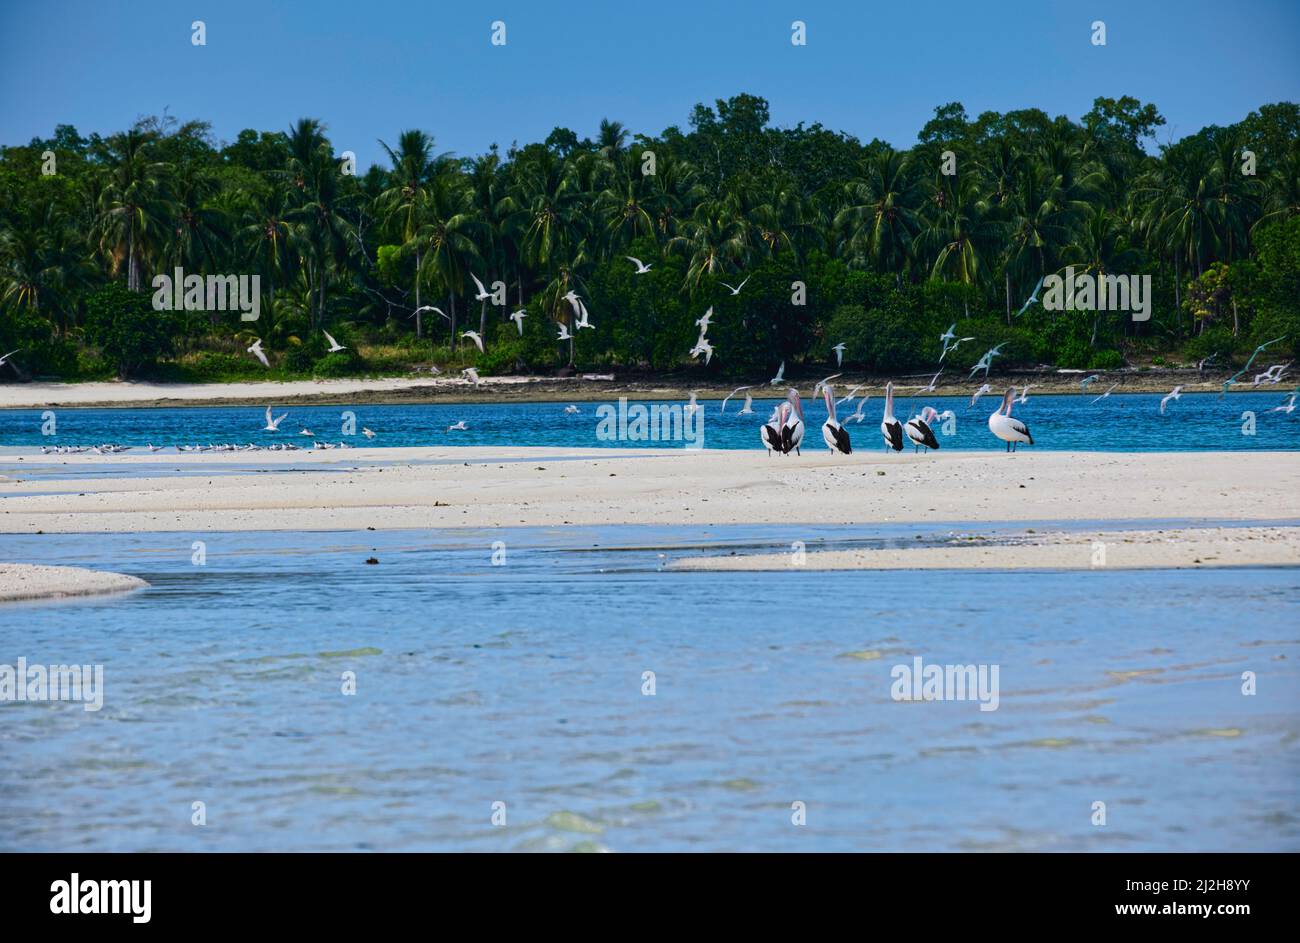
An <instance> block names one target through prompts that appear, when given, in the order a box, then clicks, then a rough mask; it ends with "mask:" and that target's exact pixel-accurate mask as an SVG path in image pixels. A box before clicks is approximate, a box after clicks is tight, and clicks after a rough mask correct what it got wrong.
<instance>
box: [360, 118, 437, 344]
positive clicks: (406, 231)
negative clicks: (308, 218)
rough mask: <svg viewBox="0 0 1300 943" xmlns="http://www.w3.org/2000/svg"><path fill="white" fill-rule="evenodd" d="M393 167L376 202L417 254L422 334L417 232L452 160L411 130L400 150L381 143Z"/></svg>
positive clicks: (418, 326)
mask: <svg viewBox="0 0 1300 943" xmlns="http://www.w3.org/2000/svg"><path fill="white" fill-rule="evenodd" d="M379 144H380V146H381V147H382V148H383V149H384V152H385V153H387V154H388V159H389V160H390V161H391V162H392V165H393V169H392V170H391V171H390V172H389V175H388V177H389V182H390V185H389V187H388V188H387V189H386V190H384V191H383V192H382V193H381V194H380V195H379V199H378V200H377V201H376V204H377V206H378V208H379V209H380V210H381V212H386V213H387V218H388V221H389V222H392V221H396V222H397V223H398V225H399V226H400V236H399V238H400V239H401V240H402V245H403V247H404V248H406V247H409V249H410V251H413V252H414V253H415V286H414V287H415V336H416V337H422V336H423V329H422V312H421V311H420V307H421V306H420V278H421V272H422V271H423V266H422V265H421V245H420V242H419V240H417V239H416V234H417V233H418V232H419V231H420V227H421V226H422V225H423V224H424V222H425V218H426V214H427V212H428V208H429V201H430V200H431V198H432V187H433V184H434V180H435V178H436V177H437V175H438V174H439V173H440V172H442V171H443V170H445V169H446V167H447V165H448V164H449V163H450V161H451V156H450V155H449V154H442V155H439V156H437V157H435V156H434V155H433V138H432V137H431V136H430V135H428V134H426V133H425V132H423V131H420V130H416V129H411V130H407V131H403V132H401V133H400V134H399V135H398V137H397V149H396V150H394V149H393V148H391V147H389V146H388V145H387V144H385V143H384V142H383V141H380V142H379Z"/></svg>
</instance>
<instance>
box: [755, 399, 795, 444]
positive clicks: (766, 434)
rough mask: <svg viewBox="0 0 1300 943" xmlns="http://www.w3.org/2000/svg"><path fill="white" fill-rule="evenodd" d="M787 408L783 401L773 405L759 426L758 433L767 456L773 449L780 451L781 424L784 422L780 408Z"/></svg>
mask: <svg viewBox="0 0 1300 943" xmlns="http://www.w3.org/2000/svg"><path fill="white" fill-rule="evenodd" d="M789 408H790V407H789V406H788V405H787V404H785V403H781V404H780V405H779V406H773V407H772V415H771V417H770V418H769V419H768V420H767V422H765V423H763V425H762V426H760V427H759V430H758V435H759V438H760V439H761V440H762V442H763V446H764V447H765V448H766V449H767V454H768V456H771V454H772V450H773V449H775V450H776V451H778V452H780V451H781V426H782V425H783V424H784V423H785V419H784V417H783V416H782V410H785V409H789Z"/></svg>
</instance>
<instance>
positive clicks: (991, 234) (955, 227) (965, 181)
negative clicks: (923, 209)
mask: <svg viewBox="0 0 1300 943" xmlns="http://www.w3.org/2000/svg"><path fill="white" fill-rule="evenodd" d="M998 229H999V225H998V222H997V220H996V219H995V217H994V215H993V214H992V213H991V212H990V206H989V202H988V200H987V198H986V197H985V196H984V195H983V194H982V193H981V192H980V185H979V181H978V180H977V179H976V177H975V175H974V174H958V175H955V176H951V177H949V176H945V175H944V174H939V175H938V176H937V177H936V178H935V181H934V183H933V185H932V196H931V208H930V219H929V222H928V224H927V225H926V227H925V229H924V230H923V231H922V232H921V236H920V240H919V242H920V243H921V244H922V245H923V246H925V247H926V248H927V249H928V250H929V255H930V257H932V258H933V259H934V263H933V265H932V266H931V268H930V277H931V278H951V279H955V280H956V281H958V282H960V283H961V284H963V285H965V286H967V287H968V288H973V287H975V286H976V285H977V284H978V283H979V281H980V280H981V277H982V276H983V274H984V272H985V271H986V270H987V268H988V263H989V260H990V258H991V257H992V256H993V254H994V252H995V247H996V246H998V245H1000V241H999V239H998V236H999V232H998ZM962 304H963V306H964V310H965V313H966V316H967V317H970V299H969V296H967V297H965V298H963V299H962Z"/></svg>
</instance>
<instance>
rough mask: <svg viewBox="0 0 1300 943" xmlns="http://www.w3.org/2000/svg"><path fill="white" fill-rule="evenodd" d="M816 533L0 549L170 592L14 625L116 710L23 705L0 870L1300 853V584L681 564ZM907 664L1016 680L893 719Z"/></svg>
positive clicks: (9, 727)
mask: <svg viewBox="0 0 1300 943" xmlns="http://www.w3.org/2000/svg"><path fill="white" fill-rule="evenodd" d="M118 438H120V436H119V437H118ZM1025 526H1026V525H1023V524H1021V525H1015V526H1014V527H1012V526H1010V525H1008V527H1007V528H1005V530H1006V532H1008V533H1012V532H1017V533H1019V532H1023V530H1024V527H1025ZM1030 526H1035V527H1039V528H1041V527H1045V526H1053V525H1051V522H1040V523H1036V524H1033V525H1030ZM1057 526H1059V525H1057ZM1066 526H1078V527H1087V526H1089V525H1088V524H1086V523H1084V524H1077V525H1066ZM952 529H953V525H945V526H944V527H943V528H918V527H916V526H915V525H911V526H873V527H826V528H819V533H821V534H822V535H823V537H824V541H822V542H814V543H813V544H810V545H809V549H819V548H821V547H822V546H826V547H840V546H860V545H864V544H865V545H881V544H890V543H904V542H905V543H907V544H908V545H909V546H911V545H916V544H918V543H924V542H927V541H929V540H933V539H940V538H942V537H944V536H945V535H947V534H948V533H949V532H950V531H951V530H952ZM985 530H986V531H987V532H988V533H989V534H990V535H991V536H993V537H996V536H997V535H998V528H985ZM918 535H919V536H920V537H921V540H920V541H918V540H917V537H918ZM197 539H201V540H204V541H205V542H206V546H207V562H206V565H204V566H195V565H193V564H192V562H191V554H192V550H191V543H192V541H194V540H197ZM795 539H800V540H807V539H808V532H807V528H806V527H771V526H767V527H749V526H747V527H711V528H696V527H600V528H576V527H567V528H553V529H552V528H528V529H522V528H521V529H517V530H491V531H486V530H485V531H476V530H461V531H450V530H447V531H415V530H412V531H401V532H365V531H361V532H337V533H325V534H294V533H284V534H278V533H276V534H272V533H205V534H181V533H178V534H120V535H89V536H88V535H30V536H26V535H25V536H5V537H3V538H0V557H3V558H4V559H12V560H22V561H27V562H37V563H55V564H57V563H73V564H79V565H89V566H96V567H103V568H111V569H116V570H121V571H124V572H130V573H133V574H136V575H139V576H142V577H144V578H145V579H147V580H149V581H150V583H151V584H152V585H151V586H150V588H149V589H147V590H144V591H141V592H137V593H133V594H129V595H125V596H117V597H101V598H94V599H86V600H80V601H77V600H70V601H65V602H60V603H41V604H19V605H10V606H7V607H5V608H4V610H3V615H2V616H0V626H2V629H0V640H3V649H4V650H3V652H2V653H0V663H8V664H13V663H14V660H15V659H16V658H17V656H19V655H22V656H25V657H26V658H27V659H28V661H29V662H30V663H33V664H35V663H92V664H93V663H99V664H103V665H104V673H105V687H106V694H105V704H104V707H103V709H102V710H101V711H99V712H98V713H87V712H85V711H83V710H82V708H81V706H80V705H76V704H68V703H55V704H34V703H26V704H2V705H0V850H16V849H30V850H51V849H84V850H95V851H125V850H141V849H168V850H173V849H174V850H272V849H292V850H311V849H325V850H352V849H379V850H425V849H430V850H448V849H469V850H484V851H499V850H510V849H522V850H566V849H574V848H583V849H600V848H607V849H610V850H614V851H659V850H677V849H684V850H717V851H722V850H827V851H832V850H859V849H889V850H981V849H998V850H1036V851H1053V850H1066V849H1083V850H1121V851H1135V850H1174V851H1194V850H1240V851H1247V850H1249V851H1261V850H1288V851H1296V850H1300V815H1298V813H1297V809H1298V805H1297V800H1300V684H1297V681H1298V680H1300V678H1298V677H1297V675H1298V674H1300V670H1298V669H1300V662H1298V659H1300V648H1298V647H1297V646H1298V645H1300V631H1298V629H1297V627H1300V568H1294V567H1292V568H1271V569H1270V568H1260V569H1241V570H1217V571H1216V570H1207V571H1196V572H1192V571H1168V572H1161V571H1147V572H1135V571H1129V572H1105V571H1090V572H1082V573H1078V572H1076V573H1061V572H1050V571H1048V572H1030V573H1006V572H955V571H954V572H901V573H863V572H847V573H835V574H818V573H810V572H804V571H799V570H797V569H794V568H792V569H791V570H790V571H788V572H783V573H778V574H748V573H732V574H717V573H707V574H706V573H687V572H679V571H673V570H665V569H663V567H664V565H665V564H666V563H668V562H670V561H671V560H673V559H675V558H677V557H681V556H688V555H695V554H698V553H701V552H704V553H721V554H728V553H731V552H733V551H735V552H748V551H764V550H779V549H788V548H789V546H790V542H791V541H792V540H795ZM495 541H503V542H504V549H505V554H506V556H505V563H504V565H502V566H492V564H491V556H492V553H493V548H492V545H493V542H495ZM498 549H499V548H498ZM371 557H373V558H375V559H377V560H378V561H379V562H378V564H367V563H365V561H366V560H367V559H368V558H371ZM915 656H921V657H923V658H924V659H925V661H926V663H940V664H943V663H951V664H986V665H997V666H999V671H1000V700H999V706H998V709H997V710H995V711H980V710H979V708H978V705H977V704H976V703H973V702H970V701H964V702H958V701H943V702H928V703H927V702H920V703H901V702H897V701H894V700H893V699H891V697H890V689H891V685H892V680H891V669H892V668H893V667H894V666H895V665H899V664H909V663H911V660H912V659H913V657H915ZM347 671H351V672H355V677H356V685H357V693H356V695H354V696H345V695H343V694H342V693H341V691H340V688H341V679H342V676H343V673H344V672H347ZM646 671H653V672H654V673H655V681H656V691H655V694H654V695H653V696H646V695H645V694H643V693H642V687H643V683H644V682H643V675H644V672H646ZM1245 671H1253V672H1255V673H1256V675H1257V684H1258V689H1257V690H1258V693H1257V694H1256V695H1254V696H1243V694H1242V693H1241V685H1242V681H1241V675H1242V673H1243V672H1245ZM196 801H201V802H204V803H205V804H206V812H207V823H208V824H207V825H206V826H203V827H196V826H193V825H191V824H190V822H191V815H192V814H193V813H192V811H191V810H192V803H194V802H196ZM1099 801H1100V802H1104V803H1106V813H1107V821H1106V824H1105V825H1104V826H1098V825H1094V824H1092V818H1093V815H1094V811H1093V808H1094V807H1093V803H1095V802H1099ZM494 802H504V803H505V804H506V805H505V808H506V823H507V824H506V825H505V826H504V827H494V826H493V825H492V809H493V803H494ZM795 802H802V803H805V804H806V809H807V813H806V814H807V820H806V821H807V824H806V825H804V826H795V825H793V824H792V823H791V816H792V811H791V806H792V803H795Z"/></svg>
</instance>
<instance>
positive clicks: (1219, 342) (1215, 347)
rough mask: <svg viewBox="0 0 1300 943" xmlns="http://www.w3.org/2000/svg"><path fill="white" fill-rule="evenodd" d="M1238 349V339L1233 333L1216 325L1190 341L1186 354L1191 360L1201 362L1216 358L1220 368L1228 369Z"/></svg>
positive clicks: (1185, 350)
mask: <svg viewBox="0 0 1300 943" xmlns="http://www.w3.org/2000/svg"><path fill="white" fill-rule="evenodd" d="M1236 347H1237V339H1236V338H1235V337H1233V336H1232V331H1230V330H1229V329H1228V328H1227V327H1224V326H1223V325H1219V324H1215V325H1212V326H1210V327H1207V328H1206V329H1205V330H1204V331H1202V332H1201V333H1200V334H1199V335H1198V336H1196V337H1193V338H1192V339H1191V340H1190V341H1188V342H1187V347H1186V348H1185V349H1184V352H1185V354H1186V356H1187V358H1188V359H1189V360H1195V361H1200V360H1204V359H1205V358H1206V357H1214V358H1215V360H1216V361H1217V363H1218V365H1219V366H1221V367H1226V366H1227V365H1228V364H1230V363H1231V362H1232V352H1233V350H1235V349H1236Z"/></svg>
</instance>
